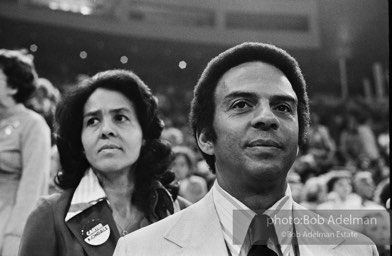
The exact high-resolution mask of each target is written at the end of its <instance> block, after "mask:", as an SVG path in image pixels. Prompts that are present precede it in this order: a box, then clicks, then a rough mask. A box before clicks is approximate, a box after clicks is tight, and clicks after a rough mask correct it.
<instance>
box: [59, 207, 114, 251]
mask: <svg viewBox="0 0 392 256" xmlns="http://www.w3.org/2000/svg"><path fill="white" fill-rule="evenodd" d="M92 220H95V221H97V220H98V223H100V222H101V223H102V224H108V225H109V229H110V236H109V238H108V239H107V241H106V242H104V243H103V244H101V245H96V246H94V245H90V244H88V243H87V242H86V241H85V240H84V237H83V236H82V230H83V229H85V228H86V226H88V224H89V223H90V222H91V221H92ZM66 225H67V226H68V228H69V229H70V230H71V232H72V233H73V235H74V236H75V237H76V239H77V240H78V241H79V243H80V244H81V245H82V247H83V249H84V250H85V252H86V253H87V255H89V256H94V255H97V256H98V255H100V256H102V255H112V254H113V252H114V248H115V247H116V244H117V241H118V239H119V238H120V234H119V232H118V230H117V228H116V224H115V223H114V219H113V217H112V213H111V210H110V208H109V206H108V205H107V203H106V201H101V202H99V203H97V204H96V205H94V206H92V207H90V208H88V209H86V210H85V211H83V212H82V213H80V214H78V215H76V216H75V217H73V218H72V219H70V220H69V221H68V222H66Z"/></svg>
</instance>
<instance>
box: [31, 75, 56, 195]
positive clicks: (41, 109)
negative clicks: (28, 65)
mask: <svg viewBox="0 0 392 256" xmlns="http://www.w3.org/2000/svg"><path fill="white" fill-rule="evenodd" d="M37 85H38V87H37V90H36V92H35V93H34V94H33V96H32V97H31V98H30V99H29V100H28V101H27V104H26V106H27V107H28V108H30V109H32V110H34V111H35V112H37V113H38V114H40V115H42V116H43V117H44V118H45V121H46V123H47V124H48V125H49V128H50V129H51V135H52V136H51V145H52V147H51V162H50V180H49V194H52V193H54V192H56V191H59V190H60V188H59V187H58V186H56V184H55V182H54V178H55V177H56V175H57V172H58V171H59V169H60V158H59V154H58V150H57V146H56V144H55V136H54V135H55V133H54V115H55V112H56V107H57V104H58V103H59V101H60V98H61V95H60V91H59V90H58V89H57V88H56V87H54V85H53V84H52V83H51V82H50V81H49V80H48V79H46V78H43V77H40V78H38V83H37Z"/></svg>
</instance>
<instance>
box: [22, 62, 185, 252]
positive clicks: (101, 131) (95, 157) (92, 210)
mask: <svg viewBox="0 0 392 256" xmlns="http://www.w3.org/2000/svg"><path fill="white" fill-rule="evenodd" d="M56 120H57V122H58V131H57V140H56V143H57V146H58V149H59V155H60V162H61V167H62V171H61V172H59V173H58V175H57V183H58V185H59V186H60V187H61V188H62V189H64V191H63V192H62V193H56V194H53V195H52V196H50V197H48V198H44V199H42V201H41V202H40V204H39V205H38V206H37V207H36V209H35V210H34V211H33V212H32V213H31V215H30V217H29V219H28V221H27V224H26V228H25V230H24V233H23V237H22V241H21V247H20V251H19V255H20V256H25V255H26V256H27V255H29V256H32V255H37V256H38V255H39V256H45V255H48V256H49V255H51V256H52V255H57V256H61V255H73V256H78V255H112V254H113V251H114V248H115V246H116V244H117V241H118V239H119V238H120V237H121V236H124V235H126V234H128V233H131V232H134V231H135V230H137V229H139V228H142V227H144V226H147V225H149V224H151V223H154V222H157V221H159V220H161V219H164V218H165V217H167V216H168V215H170V214H172V213H174V212H176V211H179V210H180V209H179V207H178V202H177V200H176V198H175V197H174V196H172V195H171V194H170V191H169V190H168V189H167V188H171V187H169V183H171V181H172V180H173V179H174V174H173V173H171V172H169V166H170V165H171V161H172V151H171V148H170V147H169V145H168V144H166V143H163V141H162V140H161V139H160V136H161V131H162V128H163V127H162V122H161V120H160V119H159V117H158V109H157V104H156V101H155V100H154V98H153V96H152V94H151V91H150V89H149V87H148V86H147V85H146V84H144V82H143V81H142V80H141V79H140V78H139V77H138V76H137V75H135V74H134V73H132V72H131V71H125V70H109V71H105V72H100V73H98V74H96V75H95V76H94V77H92V78H91V79H90V78H89V79H86V80H84V81H82V82H81V84H80V85H79V86H77V87H75V88H73V89H72V90H71V91H70V92H69V93H68V94H67V95H66V96H65V98H64V99H63V101H62V102H61V103H60V104H59V106H58V108H57V111H56Z"/></svg>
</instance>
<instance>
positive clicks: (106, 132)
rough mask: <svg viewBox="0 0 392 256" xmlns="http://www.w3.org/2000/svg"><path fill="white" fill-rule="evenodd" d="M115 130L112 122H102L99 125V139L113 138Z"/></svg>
mask: <svg viewBox="0 0 392 256" xmlns="http://www.w3.org/2000/svg"><path fill="white" fill-rule="evenodd" d="M115 135H116V129H115V127H114V125H113V122H111V121H110V120H103V121H102V125H101V137H109V136H115Z"/></svg>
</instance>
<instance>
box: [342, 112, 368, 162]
mask: <svg viewBox="0 0 392 256" xmlns="http://www.w3.org/2000/svg"><path fill="white" fill-rule="evenodd" d="M339 146H340V147H339V149H340V153H341V154H342V156H343V158H344V161H345V163H346V165H347V166H356V162H357V160H358V159H359V158H360V156H361V154H362V153H363V150H362V141H361V138H360V137H359V134H358V121H357V119H356V117H355V116H354V115H352V114H348V115H347V117H346V119H345V122H344V124H343V130H342V133H341V134H340V145H339Z"/></svg>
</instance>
